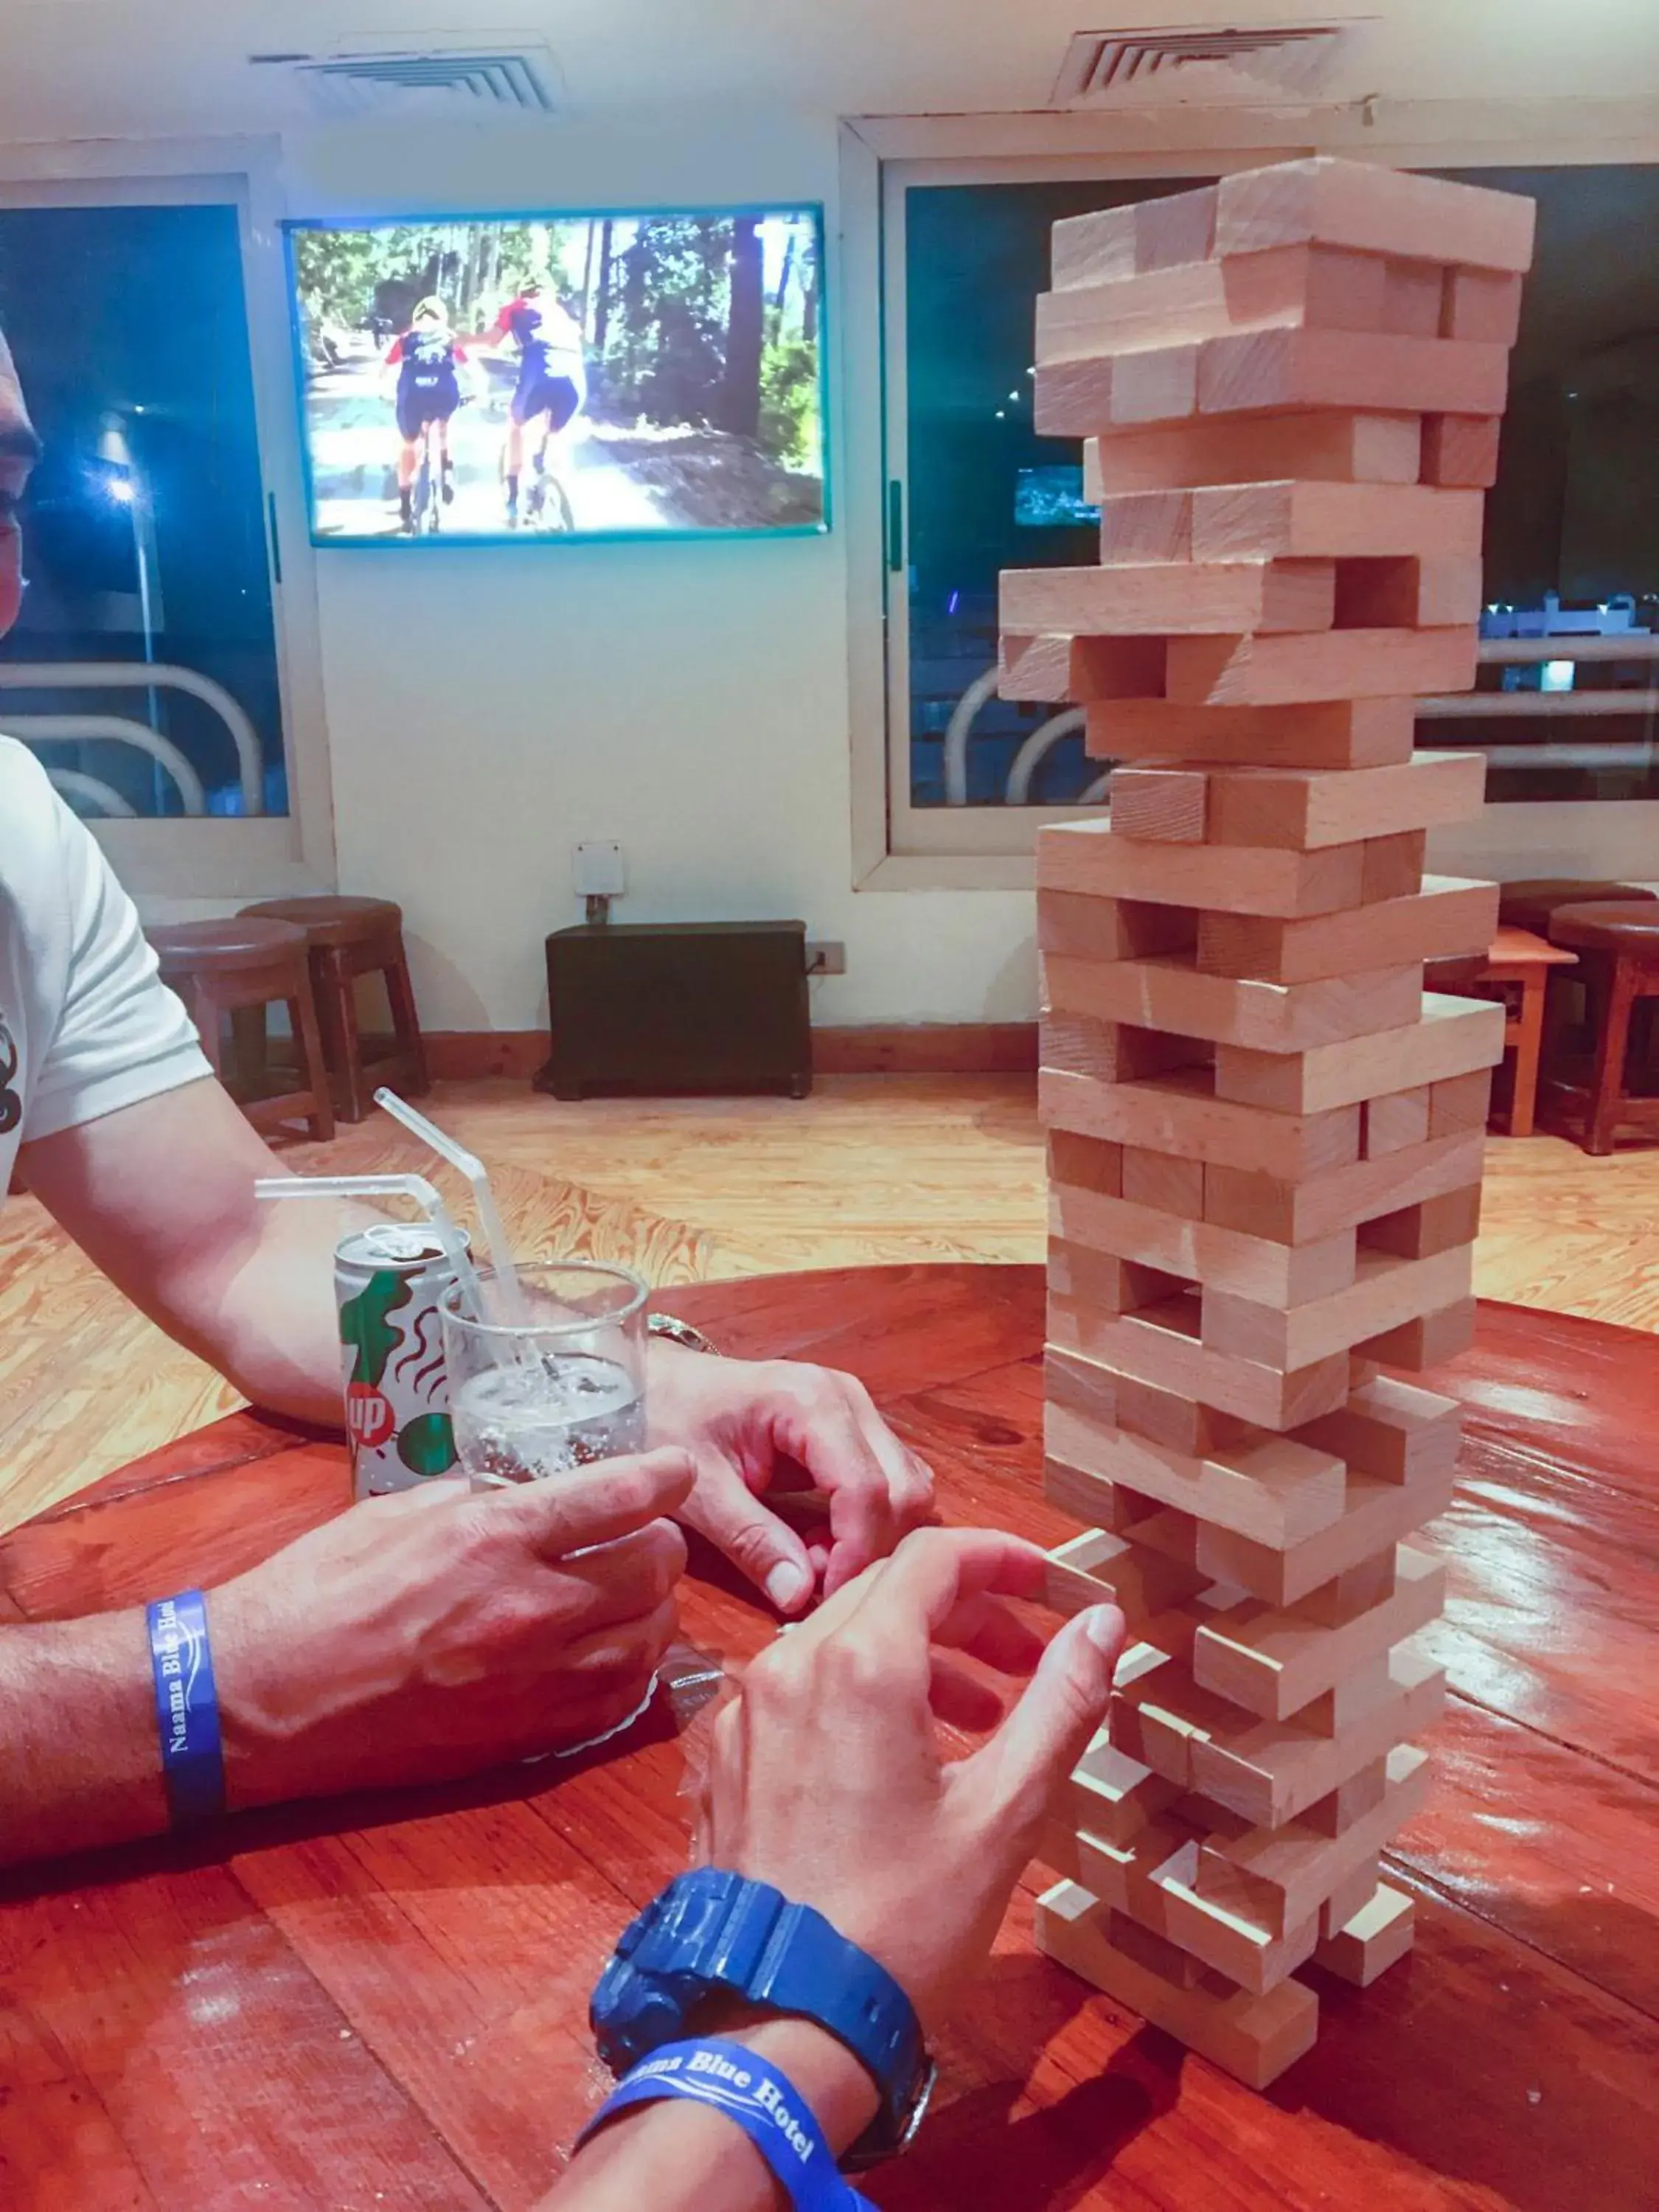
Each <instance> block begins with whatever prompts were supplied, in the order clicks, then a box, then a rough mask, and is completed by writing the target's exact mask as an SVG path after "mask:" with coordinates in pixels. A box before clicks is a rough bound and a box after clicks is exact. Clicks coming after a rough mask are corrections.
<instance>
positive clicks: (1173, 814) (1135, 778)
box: [1107, 766, 1206, 845]
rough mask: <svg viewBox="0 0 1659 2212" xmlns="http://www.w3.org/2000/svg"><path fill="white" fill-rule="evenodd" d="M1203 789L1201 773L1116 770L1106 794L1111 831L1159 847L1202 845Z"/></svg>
mask: <svg viewBox="0 0 1659 2212" xmlns="http://www.w3.org/2000/svg"><path fill="white" fill-rule="evenodd" d="M1205 789H1206V780H1205V776H1204V773H1203V771H1202V769H1189V768H1135V767H1133V766H1125V767H1122V768H1120V769H1115V770H1114V772H1113V775H1112V781H1111V785H1110V787H1109V791H1108V793H1107V803H1108V804H1109V806H1110V808H1111V811H1112V828H1113V829H1114V830H1115V832H1116V834H1117V835H1118V836H1120V837H1144V838H1149V839H1152V840H1153V841H1155V842H1158V843H1159V844H1171V845H1198V844H1201V843H1202V842H1203V841H1204V817H1205V807H1204V794H1205Z"/></svg>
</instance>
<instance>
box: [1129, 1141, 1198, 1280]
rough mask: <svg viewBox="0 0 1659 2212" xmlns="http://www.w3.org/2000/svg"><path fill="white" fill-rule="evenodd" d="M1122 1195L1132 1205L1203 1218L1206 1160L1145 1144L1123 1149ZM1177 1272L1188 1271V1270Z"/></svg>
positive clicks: (1187, 1216) (1192, 1218) (1183, 1218)
mask: <svg viewBox="0 0 1659 2212" xmlns="http://www.w3.org/2000/svg"><path fill="white" fill-rule="evenodd" d="M1122 1195H1123V1198H1124V1200H1125V1202H1126V1204H1128V1205H1132V1206H1147V1207H1149V1208H1151V1210H1152V1212H1156V1213H1170V1214H1174V1215H1176V1216H1177V1217H1178V1218H1180V1219H1182V1220H1183V1221H1202V1220H1203V1218H1204V1163H1203V1161H1202V1160H1196V1159H1182V1158H1181V1157H1180V1156H1179V1155H1178V1154H1176V1153H1174V1152H1148V1151H1147V1150H1146V1147H1145V1146H1140V1145H1127V1146H1125V1147H1124V1152H1123V1192H1122ZM1175 1272H1176V1273H1185V1270H1184V1269H1176V1270H1175ZM1188 1280H1191V1278H1190V1277H1189V1278H1188Z"/></svg>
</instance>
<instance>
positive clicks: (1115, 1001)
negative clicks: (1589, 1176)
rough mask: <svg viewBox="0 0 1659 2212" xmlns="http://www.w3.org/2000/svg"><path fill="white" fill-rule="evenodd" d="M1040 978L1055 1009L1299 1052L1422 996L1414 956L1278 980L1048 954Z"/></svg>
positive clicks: (1341, 1038) (1184, 964)
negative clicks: (1309, 978) (1387, 964)
mask: <svg viewBox="0 0 1659 2212" xmlns="http://www.w3.org/2000/svg"><path fill="white" fill-rule="evenodd" d="M1043 979H1044V985H1045V987H1046V990H1047V993H1048V1004H1049V1005H1050V1006H1052V1007H1054V1009H1055V1010H1056V1011H1057V1012H1064V1013H1079V1014H1092V1015H1093V1016H1095V1018H1097V1020H1101V1021H1118V1022H1127V1023H1129V1024H1132V1025H1133V1026H1134V1027H1137V1028H1140V1029H1167V1030H1174V1031H1175V1032H1176V1034H1177V1035H1179V1036H1192V1037H1207V1038H1210V1039H1212V1040H1213V1042H1216V1043H1217V1044H1237V1045H1246V1046H1249V1047H1251V1048H1254V1049H1255V1050H1257V1051H1261V1052H1277V1053H1296V1052H1309V1051H1311V1050H1313V1049H1314V1048H1316V1047H1317V1046H1319V1045H1325V1044H1337V1043H1340V1042H1345V1041H1346V1040H1347V1039H1349V1038H1351V1037H1359V1036H1365V1035H1366V1034H1367V1033H1368V1032H1369V1031H1370V1030H1374V1029H1376V1028H1377V1027H1378V1026H1379V1025H1380V1026H1382V1027H1383V1028H1387V1029H1401V1028H1403V1027H1405V1026H1406V1024H1408V1023H1411V1022H1414V1021H1416V1019H1417V1018H1418V1015H1419V1012H1420V1010H1421V1007H1422V1001H1423V970H1422V968H1421V967H1420V966H1419V965H1416V964H1413V965H1412V966H1410V967H1401V968H1385V969H1370V970H1367V971H1366V972H1365V973H1364V974H1363V975H1338V976H1333V977H1332V978H1330V979H1329V980H1328V981H1324V982H1318V983H1290V984H1286V983H1270V982H1266V981H1261V979H1259V978H1250V977H1237V976H1226V975H1206V974H1205V973H1203V972H1202V971H1200V969H1199V968H1198V966H1197V963H1196V962H1195V960H1194V959H1192V958H1191V957H1187V958H1182V957H1181V956H1180V955H1178V954H1171V955H1168V956H1164V957H1159V958H1157V959H1148V960H1139V959H1137V960H1118V961H1109V962H1108V961H1085V960H1068V959H1062V958H1059V957H1056V958H1054V959H1050V960H1048V961H1046V962H1045V963H1044V966H1043ZM1477 1171H1478V1170H1477ZM1467 1180H1468V1178H1467V1177H1465V1181H1467ZM1414 1195H1416V1194H1414ZM1421 1195H1422V1196H1424V1197H1426V1198H1433V1197H1436V1196H1437V1195H1438V1193H1437V1192H1436V1191H1425V1192H1423V1193H1422V1194H1421ZM1407 1202H1408V1201H1407Z"/></svg>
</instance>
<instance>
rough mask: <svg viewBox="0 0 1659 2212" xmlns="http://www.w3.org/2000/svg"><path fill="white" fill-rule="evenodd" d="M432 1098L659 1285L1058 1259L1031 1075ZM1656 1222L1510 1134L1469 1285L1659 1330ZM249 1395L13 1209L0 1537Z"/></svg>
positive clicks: (390, 1154)
mask: <svg viewBox="0 0 1659 2212" xmlns="http://www.w3.org/2000/svg"><path fill="white" fill-rule="evenodd" d="M428 1103H429V1105H430V1108H431V1110H432V1111H433V1112H434V1113H435V1115H437V1117H438V1118H439V1119H440V1120H441V1121H443V1122H444V1123H445V1125H446V1126H447V1127H449V1128H451V1129H453V1131H454V1133H455V1134H456V1135H457V1136H458V1137H459V1138H460V1139H462V1140H463V1142H465V1144H467V1145H469V1146H471V1148H472V1149H473V1150H474V1151H476V1152H479V1153H480V1154H482V1156H483V1158H485V1159H486V1160H487V1161H488V1162H489V1164H490V1166H491V1169H492V1170H493V1175H494V1179H495V1187H496V1193H497V1196H498V1199H499V1200H500V1203H501V1210H502V1212H503V1213H504V1215H505V1216H506V1218H507V1224H508V1226H509V1228H510V1229H511V1230H512V1231H513V1235H514V1237H515V1238H516V1240H517V1242H518V1243H519V1247H520V1250H521V1251H523V1252H528V1253H535V1252H541V1253H550V1252H559V1251H562V1252H580V1253H587V1254H591V1255H594V1256H596V1257H599V1258H616V1259H625V1260H628V1261H630V1262H632V1264H634V1265H635V1266H636V1267H639V1268H640V1269H641V1272H642V1273H645V1274H647V1276H649V1277H650V1278H651V1279H652V1280H653V1281H654V1282H657V1283H680V1282H690V1281H697V1280H703V1279H715V1278H720V1277H725V1276H732V1275H746V1274H753V1273H764V1272H770V1271H774V1270H779V1269H791V1268H801V1267H856V1266H864V1265H869V1264H872V1263H876V1262H880V1261H909V1260H1000V1261H1033V1260H1037V1259H1040V1258H1041V1257H1042V1243H1043V1197H1042V1183H1043V1153H1042V1134H1041V1132H1040V1131H1039V1129H1038V1127H1037V1125H1036V1112H1035V1109H1034V1101H1033V1092H1032V1085H1031V1083H1030V1079H1029V1078H1025V1077H1020V1076H842V1077H834V1078H829V1079H826V1080H824V1081H823V1082H822V1083H821V1084H820V1085H819V1086H818V1089H817V1091H816V1092H815V1093H814V1095H813V1096H812V1097H811V1098H809V1099H806V1100H805V1101H801V1102H796V1101H793V1100H789V1099H740V1100H734V1099H691V1100H683V1101H681V1100H676V1101H664V1100H647V1101H642V1102H640V1103H631V1102H623V1101H618V1100H605V1101H600V1102H595V1103H590V1104H586V1105H580V1106H572V1105H560V1104H557V1103H555V1102H554V1101H553V1100H551V1099H548V1098H544V1097H540V1096H539V1095H538V1094H536V1093H533V1092H531V1091H526V1088H525V1086H524V1085H521V1084H519V1083H516V1082H508V1081H501V1082H491V1083H476V1084H452V1085H442V1086H441V1087H440V1088H439V1090H438V1091H436V1092H435V1094H434V1097H433V1098H432V1099H431V1101H429V1102H428ZM286 1157H287V1158H289V1160H290V1162H291V1163H292V1164H293V1165H294V1166H295V1167H296V1168H298V1169H300V1170H301V1171H302V1172H304V1171H307V1170H308V1171H311V1172H313V1173H321V1172H324V1171H325V1170H334V1169H342V1168H348V1167H349V1168H352V1169H389V1168H393V1167H414V1166H419V1167H420V1168H421V1169H422V1170H423V1171H424V1172H428V1173H434V1174H435V1175H436V1176H437V1178H438V1179H439V1180H440V1181H441V1180H442V1178H443V1175H444V1172H445V1171H444V1170H441V1169H435V1168H434V1166H433V1164H432V1162H431V1161H430V1159H429V1158H428V1156H427V1155H426V1154H424V1153H423V1152H422V1151H421V1149H420V1147H419V1146H416V1143H415V1142H414V1140H413V1139H410V1138H409V1137H406V1136H405V1135H404V1133H403V1132H402V1131H401V1130H399V1129H398V1128H396V1127H395V1126H394V1125H392V1123H390V1122H388V1121H386V1119H385V1117H384V1116H383V1115H374V1117H373V1118H372V1119H371V1120H370V1121H366V1122H364V1123H362V1124H361V1125H360V1126H359V1127H356V1128H355V1129H351V1128H348V1129H344V1130H343V1132H342V1133H341V1135H340V1137H339V1138H338V1139H337V1141H336V1142H335V1143H334V1144H333V1145H331V1146H295V1147H294V1148H292V1150H290V1151H289V1152H288V1153H287V1154H286ZM1656 1216H1659V1146H1645V1147H1638V1148H1633V1149H1631V1150H1627V1151H1625V1152H1620V1153H1618V1154H1616V1155H1615V1156H1614V1157H1613V1158H1611V1159H1604V1160H1592V1159H1588V1158H1585V1157H1584V1155H1583V1153H1581V1152H1578V1151H1577V1148H1576V1147H1575V1146H1571V1145H1569V1144H1565V1143H1564V1142H1562V1141H1561V1140H1560V1139H1555V1138H1550V1137H1534V1138H1529V1139H1527V1140H1526V1141H1525V1142H1523V1143H1512V1142H1510V1141H1508V1140H1506V1139H1494V1140H1493V1142H1492V1146H1491V1150H1490V1153H1489V1166H1488V1176H1487V1184H1486V1212H1485V1227H1484V1232H1483V1234H1482V1237H1481V1240H1480V1251H1479V1255H1478V1266H1477V1270H1476V1287H1477V1288H1478V1289H1479V1291H1480V1292H1481V1294H1482V1295H1483V1296H1485V1297H1496V1298H1508V1299H1512V1300H1514V1301H1516V1302H1517V1303H1519V1304H1525V1305H1537V1306H1546V1307H1550V1308H1553V1309H1554V1310H1558V1311H1562V1312H1568V1313H1579V1314H1586V1315H1589V1316H1593V1317H1595V1318H1597V1319H1600V1320H1603V1321H1614V1322H1624V1323H1626V1325H1627V1326H1631V1327H1635V1328H1650V1329H1659V1268H1656V1267H1655V1266H1654V1264H1653V1262H1652V1261H1651V1260H1650V1258H1649V1257H1648V1256H1647V1255H1648V1253H1649V1252H1650V1250H1651V1249H1652V1243H1651V1240H1652V1235H1653V1228H1652V1225H1653V1223H1654V1221H1655V1219H1656ZM237 1402H238V1401H237V1400H236V1398H235V1395H234V1393H233V1392H231V1391H230V1390H229V1389H228V1388H227V1387H226V1386H225V1385H224V1384H223V1383H222V1382H220V1381H219V1379H218V1377H217V1376H215V1375H213V1374H212V1373H211V1372H210V1370H208V1369H207V1368H205V1367H204V1366H203V1365H202V1364H201V1363H200V1362H199V1361H197V1360H195V1359H193V1358H191V1357H190V1356H189V1355H188V1354H187V1353H185V1352H180V1351H179V1350H178V1349H177V1348H176V1347H175V1346H173V1345H171V1344H169V1343H168V1342H167V1340H166V1339H165V1338H163V1337H162V1336H161V1335H160V1334H159V1333H158V1332H157V1331H156V1330H155V1329H154V1328H151V1327H150V1326H149V1323H148V1322H144V1321H143V1320H142V1319H141V1318H140V1317H139V1316H137V1315H136V1314H134V1313H133V1312H132V1311H131V1309H130V1308H128V1307H127V1306H126V1305H125V1304H124V1302H123V1301H122V1300H121V1298H120V1297H118V1295H117V1294H116V1293H115V1292H114V1291H112V1290H111V1289H109V1288H108V1286H107V1285H106V1284H104V1283H103V1282H102V1280H101V1279H100V1278H99V1277H98V1276H97V1275H96V1273H94V1271H93V1269H92V1268H91V1267H88V1265H87V1263H86V1262H85V1261H83V1260H82V1258H81V1257H80V1255H79V1254H78V1253H77V1252H76V1251H75V1250H74V1249H73V1248H72V1247H70V1246H69V1245H68V1244H67V1243H65V1241H64V1239H63V1238H62V1237H60V1236H59V1235H58V1232H57V1231H56V1230H55V1229H54V1228H53V1227H52V1225H51V1223H50V1222H49V1221H48V1220H47V1219H46V1216H45V1214H44V1213H43V1212H42V1211H41V1209H40V1206H38V1205H37V1204H36V1203H35V1202H34V1201H33V1200H29V1199H21V1200H14V1201H13V1202H12V1203H11V1204H10V1205H9V1206H7V1208H6V1209H5V1211H4V1212H3V1214H0V1529H4V1528H10V1527H13V1526H15V1524H16V1523H17V1522H19V1521H21V1520H24V1519H26V1518H27V1516H29V1515H30V1514H31V1513H33V1512H36V1511H38V1510H40V1507H42V1506H43V1505H45V1504H49V1503H50V1502H52V1500H53V1499H55V1498H60V1497H63V1496H65V1495H67V1494H68V1493H69V1492H72V1491H74V1490H76V1489H78V1488H80V1487H81V1486H82V1485H83V1484H85V1483H87V1482H89V1481H91V1480H94V1479H95V1478H96V1477H97V1476H99V1475H100V1474H105V1473H106V1472H107V1471H108V1470H109V1469H110V1468H112V1467H117V1466H119V1465H121V1464H122V1463H123V1462H125V1461H127V1460H129V1459H131V1458H134V1457H136V1456H137V1455H138V1454H139V1453H141V1452H144V1451H149V1450H152V1449H155V1447H156V1446H157V1445H159V1444H161V1443H166V1442H167V1441H168V1440H170V1439H171V1438H172V1437H176V1436H179V1435H181V1434H183V1433H184V1432H185V1431H187V1430H189V1429H191V1428H195V1427H197V1426H198V1425H200V1424H201V1423H202V1422H204V1421H205V1420H208V1419H211V1418H212V1417H213V1416H214V1415H215V1414H216V1413H223V1412H227V1411H228V1410H229V1408H230V1407H233V1406H234V1405H235V1404H236V1403H237Z"/></svg>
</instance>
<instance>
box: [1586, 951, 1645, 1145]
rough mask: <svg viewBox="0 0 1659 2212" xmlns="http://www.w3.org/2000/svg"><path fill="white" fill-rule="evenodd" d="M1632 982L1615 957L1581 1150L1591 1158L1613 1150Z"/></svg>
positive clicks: (1623, 963)
mask: <svg viewBox="0 0 1659 2212" xmlns="http://www.w3.org/2000/svg"><path fill="white" fill-rule="evenodd" d="M1635 984H1636V975H1635V971H1634V970H1633V969H1632V967H1631V966H1630V964H1629V963H1627V962H1626V961H1623V960H1618V959H1615V960H1614V961H1613V979H1612V985H1611V987H1610V988H1609V990H1608V991H1607V997H1606V1000H1605V1002H1604V1006H1605V1011H1604V1015H1603V1019H1602V1024H1601V1035H1600V1036H1599V1037H1598V1038H1597V1040H1596V1047H1595V1074H1594V1075H1593V1077H1592V1079H1591V1083H1590V1105H1589V1114H1588V1115H1586V1117H1585V1121H1584V1139H1583V1144H1584V1150H1585V1151H1586V1152H1589V1154H1590V1155H1591V1157H1592V1158H1597V1159H1599V1158H1604V1157H1605V1156H1606V1154H1607V1153H1608V1152H1611V1151H1612V1150H1613V1132H1614V1131H1615V1130H1616V1129H1617V1127H1618V1126H1619V1109H1620V1105H1621V1104H1622V1103H1623V1101H1624V1095H1625V1051H1626V1046H1627V1045H1628V1043H1629V1042H1630V1010H1631V1006H1632V1004H1633V1002H1634V1000H1635V997H1636V991H1635Z"/></svg>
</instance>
